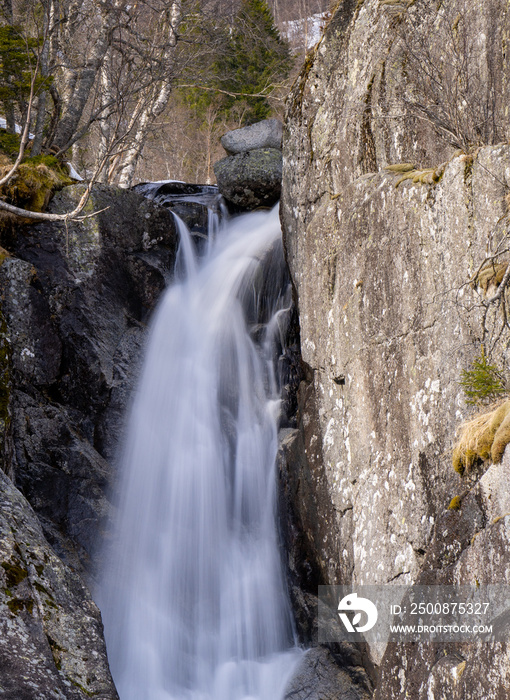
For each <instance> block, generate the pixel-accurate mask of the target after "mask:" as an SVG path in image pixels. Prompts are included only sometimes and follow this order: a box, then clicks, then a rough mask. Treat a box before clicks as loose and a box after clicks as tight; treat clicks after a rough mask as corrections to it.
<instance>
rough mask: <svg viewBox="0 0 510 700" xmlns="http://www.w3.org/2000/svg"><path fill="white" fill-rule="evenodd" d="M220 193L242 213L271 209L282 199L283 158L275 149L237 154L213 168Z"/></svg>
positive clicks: (259, 149)
mask: <svg viewBox="0 0 510 700" xmlns="http://www.w3.org/2000/svg"><path fill="white" fill-rule="evenodd" d="M214 173H215V175H216V180H217V182H218V190H219V192H220V194H222V195H223V196H224V197H225V199H226V200H227V201H228V202H231V203H232V204H234V205H236V206H237V207H240V208H242V209H256V208H257V207H272V206H273V205H274V204H276V202H277V201H278V200H279V199H280V191H281V179H282V154H281V151H279V150H278V149H276V148H258V149H256V150H253V151H249V152H248V153H238V154H237V155H234V156H228V157H227V158H223V160H220V161H218V162H217V163H215V165H214Z"/></svg>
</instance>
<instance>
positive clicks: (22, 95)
mask: <svg viewBox="0 0 510 700" xmlns="http://www.w3.org/2000/svg"><path fill="white" fill-rule="evenodd" d="M36 45H37V41H36V40H35V39H24V38H23V36H22V33H21V31H20V29H19V28H17V27H14V26H12V25H4V26H0V102H1V103H2V105H3V110H4V114H5V115H8V114H12V113H13V111H14V106H15V105H17V107H18V109H19V113H20V117H21V119H20V121H23V118H24V115H25V114H26V108H27V101H28V97H29V95H30V84H31V79H32V75H31V72H30V57H29V53H28V52H29V51H30V50H32V49H34V48H35V46H36ZM8 121H10V120H8ZM8 126H9V127H10V129H9V130H13V125H8Z"/></svg>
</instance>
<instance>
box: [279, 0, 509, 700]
mask: <svg viewBox="0 0 510 700" xmlns="http://www.w3.org/2000/svg"><path fill="white" fill-rule="evenodd" d="M508 11H509V8H508V4H507V3H506V2H499V1H498V0H491V2H488V3H483V5H481V4H480V3H478V2H476V1H475V0H472V1H471V2H467V3H466V2H456V0H451V1H450V2H446V3H435V2H434V3H429V2H421V1H420V0H416V1H415V2H413V1H411V2H409V1H408V2H398V3H397V2H380V1H379V2H378V1H377V0H365V1H364V2H363V1H361V2H356V1H355V0H345V1H344V2H340V4H339V5H338V6H337V9H336V10H335V11H334V13H333V15H332V18H331V21H330V23H329V26H328V27H327V29H326V32H325V35H324V37H323V39H322V40H321V42H320V43H319V44H318V46H317V47H316V49H315V50H314V52H313V53H312V54H311V55H309V57H308V58H307V61H306V65H305V68H304V69H303V72H302V74H301V76H300V77H299V78H298V80H297V81H296V84H295V85H294V88H293V92H292V95H291V98H290V100H289V105H288V114H287V121H286V129H285V133H284V145H283V149H284V173H283V199H282V220H283V225H284V238H285V245H286V251H287V257H288V261H289V265H290V269H291V275H292V278H293V282H294V285H295V290H296V299H297V303H298V308H299V319H300V329H301V347H302V357H303V361H304V363H305V369H306V373H307V380H306V381H304V382H303V383H302V385H301V388H300V395H299V406H300V413H299V416H300V418H299V419H300V431H299V432H298V433H289V434H288V435H287V437H286V442H285V443H284V458H283V466H282V478H283V480H284V483H285V485H286V486H285V488H287V490H288V492H289V493H291V494H292V497H291V499H290V500H291V501H292V502H293V503H294V525H293V527H292V528H291V529H290V530H289V532H287V541H288V542H289V544H290V547H291V549H290V551H291V561H290V568H291V571H292V572H293V576H294V579H293V580H294V582H295V586H294V588H293V595H294V598H295V601H296V604H297V605H298V606H299V610H300V612H299V615H301V616H302V618H303V620H304V623H303V625H304V628H306V618H307V610H308V611H310V610H311V609H312V604H311V601H310V599H309V598H308V597H307V596H309V593H311V592H313V587H314V586H315V585H316V584H317V583H318V582H320V583H328V584H335V583H347V582H350V581H353V582H356V583H358V584H375V583H381V584H382V583H389V584H391V583H411V582H422V583H427V584H435V583H442V584H449V583H454V582H455V583H458V582H463V583H469V584H475V583H476V581H478V582H480V583H481V582H482V581H483V582H493V583H503V582H504V583H508V582H510V555H509V554H508V552H507V551H506V550H507V545H506V544H505V543H507V542H508V537H509V535H510V517H505V516H507V515H508V513H509V512H510V511H509V508H508V505H509V504H508V503H507V500H508V496H507V495H506V493H507V491H508V490H507V487H506V483H507V477H506V469H507V468H508V467H507V466H506V461H508V456H506V457H505V460H506V461H504V462H503V464H501V465H492V466H490V465H489V464H485V465H483V466H481V467H480V469H479V470H478V471H477V472H475V473H474V474H471V475H470V476H469V477H465V478H464V479H461V477H459V475H458V474H456V473H455V472H454V471H453V469H452V467H451V448H452V445H453V442H454V438H455V431H456V428H457V426H458V425H459V423H460V422H461V420H462V419H464V418H466V417H468V416H469V415H470V411H472V409H469V407H466V404H465V403H464V398H463V394H462V391H461V388H460V386H459V378H460V375H461V371H462V370H463V369H468V368H469V366H470V363H471V362H472V360H473V358H474V357H475V356H476V355H478V354H479V352H480V344H481V343H482V342H484V343H485V344H486V345H488V344H490V345H491V347H492V348H493V350H492V352H493V357H494V358H495V361H497V362H498V363H499V364H500V365H501V366H506V365H507V358H506V344H507V340H508V331H507V330H506V329H504V330H503V335H502V336H499V337H498V334H499V331H500V329H501V328H502V322H501V316H499V315H498V312H495V311H494V310H492V308H491V309H490V310H489V313H488V316H487V317H486V318H485V320H484V316H483V314H484V306H483V304H482V302H483V297H482V296H481V295H480V294H478V292H477V291H476V290H473V289H472V287H471V286H469V284H468V283H469V281H470V279H472V278H473V276H474V275H475V274H476V272H477V270H478V268H479V266H480V265H481V263H482V262H483V260H484V259H485V257H486V256H488V255H490V254H492V253H495V252H496V251H497V250H498V246H499V245H500V244H501V243H502V241H504V236H505V234H506V231H507V230H508V211H507V201H506V196H507V194H508V191H509V187H510V147H508V145H506V143H504V141H505V139H507V138H508V120H507V115H506V112H505V107H504V103H505V100H507V97H508V94H507V90H508V74H507V71H508V66H507V64H506V63H505V53H504V52H505V46H506V37H507V36H508V34H509V30H510V20H509V16H508ZM456 32H457V34H456ZM451 37H453V39H452V38H451ZM455 37H457V38H455ZM461 38H462V45H463V47H464V48H463V49H461V47H460V41H461ZM449 42H450V43H449ZM420 47H421V48H420ZM455 51H458V52H459V55H460V52H461V51H464V55H466V53H467V55H468V60H467V61H466V64H467V66H468V67H467V68H466V71H467V73H468V74H469V75H464V74H462V73H461V74H458V75H460V77H458V81H459V86H460V87H459V90H460V89H461V88H462V81H463V80H466V81H467V82H469V80H468V78H469V79H471V87H472V92H470V91H469V90H467V89H466V92H465V93H464V94H463V97H462V101H460V102H459V101H457V100H456V98H455V99H454V98H453V97H451V95H450V92H449V90H450V87H452V85H453V83H452V80H453V78H452V77H451V75H450V73H449V70H450V67H451V66H454V65H455V61H456V57H455ZM420 52H421V53H420ZM426 70H427V71H429V73H430V74H431V75H432V76H433V77H434V75H436V74H437V75H439V74H441V75H442V80H443V85H444V86H445V96H443V98H442V99H443V102H441V99H439V97H438V95H437V94H436V93H435V88H434V87H433V86H432V87H431V86H430V85H427V80H426V75H425V73H424V71H426ZM441 72H442V73H441ZM431 82H432V83H433V82H434V81H433V80H432V81H431ZM475 85H476V88H475V87H474V86H475ZM462 89H463V88H462ZM446 93H448V94H446ZM482 93H483V94H482ZM484 99H485V102H484V104H485V107H486V111H485V114H486V122H488V121H490V123H491V127H490V128H488V126H487V124H486V126H487V129H486V130H485V131H484V129H482V128H480V129H478V132H477V133H475V132H476V129H473V124H474V123H475V121H476V119H475V117H474V116H473V115H476V114H478V109H479V106H480V105H479V103H478V102H477V100H480V102H481V101H483V100H484ZM464 103H465V104H464ZM485 107H484V109H485ZM468 112H469V113H470V115H471V116H470V117H469V118H468V117H467V113H468ZM470 120H471V121H470ZM482 121H483V120H479V122H477V123H478V124H481V123H482ZM482 132H483V133H482ZM468 141H469V142H470V143H474V144H475V145H476V144H478V146H479V148H474V147H472V148H470V149H468V144H467V142H468ZM484 144H485V145H484ZM459 148H463V149H464V151H465V152H464V153H461V152H460V151H458V150H457V149H459ZM466 151H467V152H468V155H466ZM401 162H407V163H412V164H413V165H414V167H413V168H412V171H411V174H409V172H408V173H407V174H406V172H405V170H406V167H405V166H404V167H403V168H401V172H400V173H397V172H395V170H389V171H388V170H385V167H386V166H388V165H391V164H396V163H401ZM409 168H411V166H409ZM404 177H405V178H406V179H403V178H404ZM502 247H506V246H505V245H503V246H502ZM500 250H501V248H500ZM484 472H485V473H484ZM482 475H483V476H482ZM495 494H498V496H495ZM454 496H461V497H462V498H461V508H460V510H448V505H449V503H450V501H451V499H452V498H453V497H454ZM498 518H499V519H498ZM293 546H295V547H299V548H301V549H302V550H303V551H305V552H307V558H308V562H307V566H304V564H303V562H300V563H299V562H297V560H296V557H295V550H293V549H292V547H293ZM509 655H510V654H509V650H508V647H507V645H505V644H499V645H498V644H493V645H476V644H474V645H472V646H470V645H452V644H450V645H442V646H441V645H435V646H432V645H401V646H396V647H392V648H391V649H390V648H388V649H387V650H386V652H385V654H384V655H382V653H381V651H380V650H374V649H373V650H371V658H372V660H373V661H374V662H375V663H376V664H378V665H379V672H378V675H379V678H378V680H377V688H376V690H375V696H374V697H376V698H379V699H380V700H383V699H384V700H390V699H393V698H395V699H396V698H413V700H418V699H421V698H427V699H428V700H429V699H431V698H436V699H439V698H446V697H448V698H470V699H471V698H473V700H474V698H482V697H483V698H487V700H492V699H496V698H504V697H508V692H509V689H510V671H509V669H510V665H509V660H510V659H509ZM464 661H465V662H466V663H465V664H463V662H464ZM365 665H366V664H365Z"/></svg>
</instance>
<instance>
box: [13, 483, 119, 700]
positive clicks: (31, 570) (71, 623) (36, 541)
mask: <svg viewBox="0 0 510 700" xmlns="http://www.w3.org/2000/svg"><path fill="white" fill-rule="evenodd" d="M0 630H1V634H0V678H1V694H2V698H5V700H33V698H39V699H40V700H56V699H57V698H59V699H61V700H65V699H67V700H86V698H90V697H94V698H98V700H116V699H117V698H118V696H117V692H116V690H115V686H114V684H113V681H112V678H111V675H110V670H109V668H108V660H107V658H106V647H105V643H104V640H103V626H102V624H101V615H100V613H99V610H98V609H97V607H96V605H95V604H94V602H93V601H92V599H91V597H90V593H89V592H88V590H87V588H86V587H85V585H84V584H83V581H82V580H81V579H80V577H79V576H78V575H77V574H76V573H74V572H73V571H72V570H71V569H70V568H68V567H67V566H65V565H64V564H63V563H62V561H61V560H60V559H59V558H58V557H57V556H56V554H55V552H54V551H53V550H52V548H51V547H50V546H49V544H48V543H47V541H46V539H45V537H44V535H43V532H42V530H41V526H40V524H39V521H38V519H37V517H36V515H35V513H34V511H33V510H32V508H31V507H30V505H29V504H28V502H27V501H26V499H25V498H24V497H23V496H22V495H21V493H20V492H19V491H18V490H17V489H16V488H15V487H14V485H13V484H12V482H11V481H10V479H9V478H8V477H7V476H5V474H3V472H1V471H0Z"/></svg>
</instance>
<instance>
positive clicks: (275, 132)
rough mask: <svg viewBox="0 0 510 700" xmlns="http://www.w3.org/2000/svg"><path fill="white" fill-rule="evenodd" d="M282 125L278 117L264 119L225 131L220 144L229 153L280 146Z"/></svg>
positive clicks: (231, 154) (230, 154)
mask: <svg viewBox="0 0 510 700" xmlns="http://www.w3.org/2000/svg"><path fill="white" fill-rule="evenodd" d="M282 133H283V125H282V123H281V121H280V120H279V119H264V120H263V121H261V122H256V123H255V124H251V125H250V126H244V127H243V128H242V129H234V130H233V131H227V133H226V134H225V135H224V136H222V137H221V145H222V146H223V148H224V149H225V150H226V152H227V153H228V154H229V156H233V155H235V154H236V153H246V151H253V150H255V149H257V148H281V147H282Z"/></svg>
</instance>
